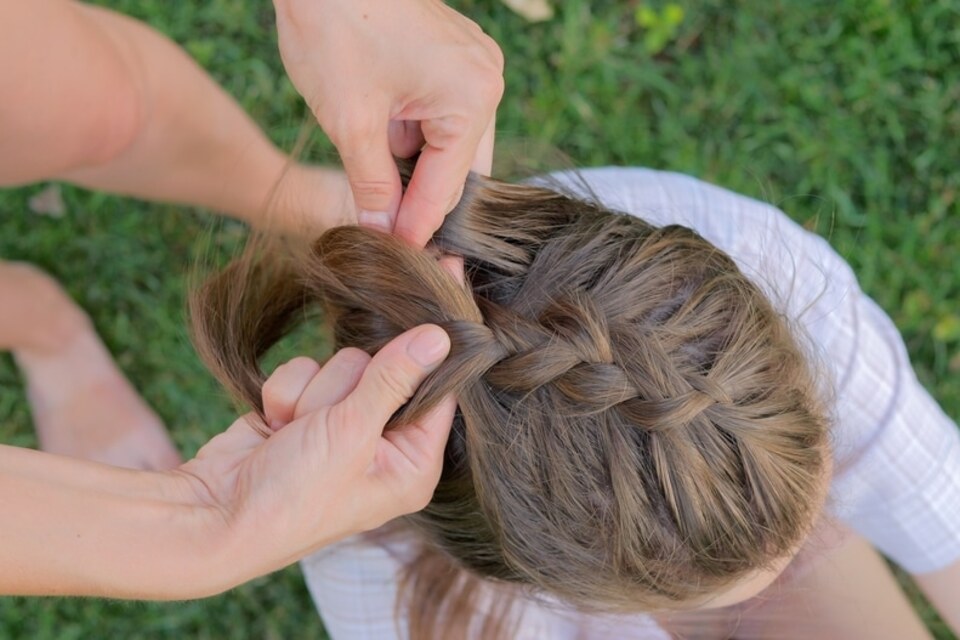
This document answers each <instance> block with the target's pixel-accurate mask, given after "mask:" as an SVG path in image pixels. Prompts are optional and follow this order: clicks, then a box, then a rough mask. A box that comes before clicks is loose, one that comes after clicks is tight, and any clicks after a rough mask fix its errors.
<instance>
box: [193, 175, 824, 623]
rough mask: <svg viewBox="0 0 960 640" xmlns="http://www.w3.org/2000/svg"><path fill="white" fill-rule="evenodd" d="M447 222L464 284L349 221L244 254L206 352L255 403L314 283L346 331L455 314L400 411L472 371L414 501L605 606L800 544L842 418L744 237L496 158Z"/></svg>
mask: <svg viewBox="0 0 960 640" xmlns="http://www.w3.org/2000/svg"><path fill="white" fill-rule="evenodd" d="M434 245H435V247H436V249H437V250H438V251H439V252H441V253H450V254H455V255H459V256H462V257H463V258H464V261H465V270H466V276H467V282H468V284H467V285H466V286H464V285H461V284H459V283H458V282H457V281H456V280H455V279H454V278H453V277H451V276H450V275H449V274H447V273H446V272H445V271H444V270H443V269H441V268H440V267H439V266H438V264H437V262H436V257H435V255H431V254H430V253H429V252H425V251H418V250H415V249H413V248H411V247H408V246H405V245H404V244H402V243H401V242H400V241H398V240H396V239H394V238H392V237H390V236H387V235H384V234H380V233H377V232H374V231H370V230H364V229H360V228H355V227H343V228H338V229H334V230H331V231H329V232H327V233H326V234H324V236H323V237H321V238H320V239H319V240H318V241H317V242H316V243H315V245H314V246H313V248H312V251H311V252H310V253H309V255H308V256H307V257H303V258H300V259H297V260H286V261H283V262H281V258H279V257H278V255H266V256H264V255H260V256H254V255H253V254H248V255H247V256H246V257H245V258H244V259H243V260H241V262H240V263H238V264H235V265H233V266H231V267H230V268H228V270H227V271H225V272H224V273H223V274H221V275H220V276H219V277H218V278H217V279H215V280H213V281H212V282H211V283H210V284H208V285H207V287H206V289H205V291H204V292H203V293H202V295H203V296H205V298H206V301H205V304H204V305H203V306H201V307H199V308H200V309H202V310H204V312H203V313H201V317H199V318H198V320H199V323H198V326H199V333H200V334H201V341H202V342H203V343H204V344H205V345H206V348H207V349H208V350H209V351H212V352H213V355H214V357H213V358H208V359H209V360H211V361H213V362H216V363H218V367H220V374H221V377H222V378H223V379H224V380H225V382H227V384H229V385H230V386H232V387H233V388H235V389H237V390H239V391H240V392H241V394H242V395H243V396H244V397H245V399H246V400H248V401H249V402H250V403H251V404H253V405H254V406H257V405H258V404H259V386H258V385H259V382H260V381H262V379H263V377H262V374H261V373H260V372H259V369H258V368H257V365H256V361H257V358H258V357H259V356H260V355H261V354H262V352H263V351H264V350H265V349H266V348H268V347H269V346H270V345H272V344H273V343H274V342H275V341H276V340H277V339H278V338H279V337H281V336H282V335H283V334H284V332H286V331H287V329H288V328H289V326H290V324H291V323H292V322H294V321H295V320H296V319H298V318H301V317H302V316H303V313H302V308H303V307H304V306H305V305H307V304H310V303H311V302H318V303H319V304H320V305H321V307H322V308H323V309H324V311H325V313H326V317H327V318H328V319H329V320H331V321H332V323H333V327H334V335H335V342H336V346H337V347H338V348H339V347H345V346H356V347H360V348H363V349H365V350H368V351H371V352H373V351H376V350H377V349H379V348H380V347H381V346H382V345H384V344H385V343H386V342H387V341H389V340H390V339H391V338H392V337H394V336H396V335H398V334H399V333H401V332H402V331H404V330H406V329H409V328H411V327H413V326H416V325H418V324H422V323H426V322H432V323H436V324H439V325H440V326H442V327H444V328H445V329H446V330H447V331H448V333H449V334H450V337H451V342H452V350H451V355H450V357H449V358H448V360H447V361H446V362H445V363H444V364H443V365H442V366H441V367H440V369H439V370H438V371H436V372H435V373H434V374H433V375H432V376H431V377H430V378H429V379H428V380H427V382H426V383H425V384H424V385H423V386H422V387H421V388H420V390H419V391H418V392H417V394H416V395H415V396H414V398H413V399H412V400H411V401H410V403H409V404H408V405H407V406H406V407H404V409H403V410H401V411H400V412H399V413H398V414H397V415H396V416H395V417H394V420H393V423H394V424H400V423H403V422H405V421H409V420H412V419H415V418H417V417H418V416H421V415H423V414H424V413H425V412H426V411H428V410H429V409H431V408H432V407H434V406H435V405H436V404H437V403H438V402H439V401H440V400H441V399H442V398H443V397H444V396H445V395H446V394H448V393H455V394H456V395H457V398H458V401H459V407H460V409H459V411H458V413H457V417H456V421H455V424H454V427H453V432H452V435H451V438H450V441H449V444H448V445H447V451H446V459H445V462H444V470H443V475H442V478H441V480H440V484H439V486H438V487H437V490H436V492H435V494H434V497H433V499H432V501H431V502H430V504H429V505H428V507H427V508H426V509H424V510H423V511H422V512H421V513H418V514H415V515H413V516H410V517H409V521H410V522H411V523H412V524H413V525H414V526H415V527H416V529H417V530H418V531H420V532H422V534H423V535H424V536H425V538H426V539H427V540H428V541H429V542H430V543H432V545H434V546H435V547H436V548H439V549H441V550H442V551H443V552H445V553H446V554H447V555H448V556H449V557H451V558H452V559H453V560H454V561H455V562H456V564H457V565H459V566H461V567H465V568H466V569H468V570H470V571H471V572H472V573H474V574H476V575H479V576H481V577H486V578H491V579H494V580H498V581H505V582H509V583H515V584H520V585H526V586H529V587H532V588H534V589H535V590H538V591H544V592H547V593H550V594H552V595H554V596H557V597H559V598H560V599H562V600H565V601H567V602H570V603H572V604H574V605H576V606H581V607H586V608H592V609H603V610H615V611H647V610H654V609H663V608H681V607H689V606H695V605H696V604H698V603H701V602H703V601H704V600H706V599H708V598H709V597H710V596H712V595H715V594H718V593H722V592H724V591H726V590H728V589H729V588H730V587H731V586H733V585H735V584H737V583H738V582H742V581H743V580H744V579H745V578H748V577H749V576H751V575H753V574H754V573H755V572H756V571H758V570H760V569H764V568H767V567H770V566H773V565H775V564H776V563H777V562H778V561H779V560H780V559H782V558H784V557H787V556H788V555H789V554H790V553H791V552H792V551H793V550H795V549H796V548H797V547H798V545H799V543H800V542H801V540H802V538H803V537H804V536H805V535H806V533H807V532H808V531H809V530H810V528H811V525H812V522H813V520H814V517H815V515H816V513H817V511H818V510H819V507H820V504H821V502H822V497H823V477H824V474H825V472H826V466H827V456H828V452H827V421H826V418H825V415H824V412H823V410H822V407H821V405H820V402H819V401H818V398H817V395H816V392H815V388H814V383H813V379H812V374H811V371H810V368H809V366H808V364H807V362H806V361H805V358H804V356H803V354H802V352H801V350H800V349H799V348H798V346H797V343H796V342H795V340H794V338H793V337H792V336H791V333H790V331H789V330H788V328H787V326H786V324H785V322H784V320H783V319H782V318H781V317H780V316H779V315H778V314H777V312H776V311H774V309H773V308H772V306H771V305H770V303H769V302H768V301H767V300H766V299H765V297H764V296H763V294H762V293H761V292H760V291H759V289H758V288H757V287H756V286H755V285H753V284H752V283H751V282H749V281H748V280H747V279H746V278H745V277H744V276H743V275H742V274H741V272H740V271H739V269H738V268H737V266H736V265H735V264H734V262H733V261H732V260H731V259H730V257H729V256H727V255H725V254H724V253H723V252H722V251H720V250H718V249H717V248H715V247H713V246H712V245H710V244H709V243H708V242H707V241H705V240H704V239H702V238H701V237H700V236H698V235H697V234H696V233H694V232H692V231H690V230H689V229H686V228H683V227H679V226H670V227H664V228H657V227H653V226H651V225H649V224H647V223H645V222H644V221H642V220H640V219H638V218H634V217H631V216H627V215H621V214H616V213H612V212H609V211H606V210H603V209H602V208H600V207H598V206H595V205H593V204H590V203H587V202H584V201H581V200H578V199H575V198H571V197H568V196H565V195H561V194H558V193H555V192H553V191H551V190H547V189H544V188H540V187H535V186H520V185H511V184H505V183H501V182H497V181H493V180H487V179H479V178H474V179H471V182H470V183H469V185H468V188H467V191H466V195H465V197H464V199H463V201H462V202H461V203H460V205H459V206H458V207H457V209H456V210H455V211H454V212H453V213H451V214H450V216H449V217H448V218H447V220H446V222H445V223H444V225H443V227H442V228H441V229H440V231H439V232H438V233H437V235H436V236H435V239H434ZM224 306H228V307H230V308H227V309H224V308H218V307H224ZM218 313H219V314H220V316H219V318H215V317H214V316H215V315H217V314H218ZM224 317H229V318H234V319H236V318H240V321H231V322H224V321H223V319H224Z"/></svg>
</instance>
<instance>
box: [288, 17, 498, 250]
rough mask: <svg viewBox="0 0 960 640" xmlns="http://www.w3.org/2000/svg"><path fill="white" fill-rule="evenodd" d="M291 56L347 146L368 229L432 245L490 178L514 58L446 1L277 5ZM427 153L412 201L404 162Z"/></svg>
mask: <svg viewBox="0 0 960 640" xmlns="http://www.w3.org/2000/svg"><path fill="white" fill-rule="evenodd" d="M274 5H275V7H276V12H277V30H278V32H279V36H280V54H281V56H282V58H283V63H284V66H285V67H286V69H287V73H288V74H289V75H290V78H291V80H292V81H293V83H294V85H295V86H296V87H297V90H298V91H300V93H301V94H302V95H303V97H304V99H306V101H307V103H308V105H309V106H310V109H311V110H312V111H313V113H314V115H315V116H316V118H317V121H318V122H319V123H320V126H321V127H323V129H324V131H326V132H327V134H328V135H329V136H330V139H331V140H332V141H333V143H334V144H335V145H336V147H337V149H338V151H339V152H340V156H341V158H342V160H343V164H344V168H345V170H346V172H347V176H348V178H349V180H350V185H351V188H352V190H353V195H354V199H355V201H356V205H357V208H358V210H359V213H358V219H359V221H360V223H361V224H364V225H368V226H375V227H379V228H381V229H383V230H387V231H389V230H393V231H394V232H395V233H396V234H397V235H399V236H400V237H402V238H404V239H406V240H408V241H409V242H412V243H414V244H416V245H419V246H422V245H424V244H425V243H426V242H427V241H428V240H429V239H430V237H431V236H432V235H433V233H434V232H435V231H436V230H437V229H438V228H439V227H440V225H441V224H442V222H443V218H444V216H445V215H446V214H447V213H448V212H449V211H450V210H451V209H452V208H453V207H454V206H455V205H456V203H457V202H458V201H459V199H460V196H461V194H462V192H463V185H464V182H465V180H466V176H467V173H468V171H469V170H470V169H472V170H474V171H477V172H480V173H489V172H490V168H491V164H492V158H493V137H494V124H495V123H494V114H495V112H496V107H497V104H498V103H499V102H500V97H501V96H502V94H503V55H502V53H501V52H500V49H499V47H498V46H497V44H496V43H495V42H494V41H493V40H492V39H491V38H490V37H488V36H487V35H485V34H484V33H483V32H482V31H481V29H480V28H479V27H478V26H477V25H476V24H475V23H474V22H472V21H471V20H469V19H467V18H466V17H464V16H462V15H460V14H459V13H457V12H456V11H454V10H453V9H450V8H449V7H447V6H446V5H444V4H443V3H442V2H440V1H439V0H389V1H381V2H376V1H374V0H274ZM421 148H422V151H421V154H420V157H419V159H418V161H417V166H416V168H415V170H414V174H413V177H412V179H411V181H410V184H409V185H408V188H407V192H406V195H405V196H403V198H402V201H401V186H400V176H399V173H398V171H397V168H396V164H395V163H394V160H393V156H399V157H410V156H412V155H413V154H415V153H416V152H417V151H418V150H420V149H421Z"/></svg>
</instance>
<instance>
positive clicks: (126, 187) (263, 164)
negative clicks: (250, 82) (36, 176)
mask: <svg viewBox="0 0 960 640" xmlns="http://www.w3.org/2000/svg"><path fill="white" fill-rule="evenodd" d="M78 9H79V10H80V11H82V12H83V13H84V14H85V17H86V18H87V20H88V21H89V22H90V23H91V24H92V26H93V28H95V29H97V30H98V31H99V35H100V37H102V38H103V39H104V40H105V41H107V42H108V43H109V46H110V47H112V48H113V51H114V53H115V54H116V56H117V58H118V59H120V60H122V61H123V64H124V67H125V69H126V71H127V73H128V74H129V78H130V83H131V84H133V85H134V86H135V88H136V96H135V100H134V102H133V105H132V106H129V107H128V108H133V109H135V110H136V114H135V115H134V118H133V119H134V120H135V122H136V125H135V127H134V128H133V132H132V134H133V135H132V138H131V140H130V141H129V143H128V144H127V145H126V147H125V148H124V149H123V150H122V151H121V152H120V153H119V154H118V155H116V156H115V157H113V158H110V159H109V160H108V161H107V162H104V163H102V164H99V165H96V166H87V167H81V168H77V169H72V170H70V171H68V172H66V173H65V174H64V175H63V176H62V177H64V178H66V179H68V180H70V181H73V182H76V183H78V184H82V185H84V186H87V187H92V188H96V189H104V190H109V191H113V192H118V193H124V194H127V195H132V196H136V197H140V198H146V199H154V200H166V201H174V202H183V203H190V204H195V205H200V206H205V207H209V208H211V209H215V210H217V211H220V212H223V213H227V214H230V215H233V216H236V217H240V218H243V219H246V220H248V221H256V220H257V219H258V217H259V216H261V215H262V214H263V213H264V212H265V210H266V207H267V204H268V200H269V198H270V196H271V192H272V190H273V189H274V187H275V186H276V185H277V183H278V181H279V180H280V178H281V176H282V175H283V171H284V168H285V165H286V163H287V158H286V157H285V156H284V155H283V154H282V153H281V152H280V151H279V150H277V149H276V148H275V147H274V146H273V145H272V144H271V143H270V142H269V141H268V140H267V138H266V137H265V136H264V134H263V133H262V132H261V131H260V130H259V128H258V127H257V126H256V125H255V124H254V123H253V121H252V120H251V119H250V118H249V117H248V116H247V114H246V113H244V111H243V110H242V109H241V108H240V107H239V106H238V105H237V104H236V103H235V102H234V101H233V99H232V98H231V97H230V96H229V95H228V94H227V93H226V92H225V91H223V89H221V88H220V87H219V86H218V85H217V84H216V83H215V82H213V80H212V79H211V78H210V77H209V76H208V75H207V74H206V73H205V72H204V71H203V70H202V69H201V68H200V67H199V66H198V65H197V64H196V63H194V61H193V60H191V59H190V58H189V57H188V56H187V55H186V54H185V53H184V52H183V51H181V50H180V49H179V48H178V47H177V46H176V45H174V44H173V43H172V42H170V41H169V40H167V39H166V38H165V37H163V36H161V35H160V34H158V33H157V32H155V31H153V30H152V29H150V28H149V27H147V26H146V25H144V24H142V23H139V22H137V21H135V20H132V19H130V18H127V17H125V16H121V15H119V14H116V13H113V12H110V11H108V10H105V9H101V8H98V7H88V6H80V7H79V8H78Z"/></svg>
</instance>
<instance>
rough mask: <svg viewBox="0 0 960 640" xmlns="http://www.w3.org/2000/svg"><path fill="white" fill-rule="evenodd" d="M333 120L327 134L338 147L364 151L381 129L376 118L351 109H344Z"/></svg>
mask: <svg viewBox="0 0 960 640" xmlns="http://www.w3.org/2000/svg"><path fill="white" fill-rule="evenodd" d="M332 120H333V122H332V124H331V126H330V130H329V131H328V132H327V133H328V135H329V136H330V140H331V141H332V142H333V143H334V144H335V145H337V146H338V147H339V146H341V145H347V146H348V147H350V148H351V149H352V148H354V147H359V148H360V149H359V151H363V150H364V149H365V147H366V146H367V145H368V144H370V142H372V141H373V139H374V138H375V137H376V135H377V132H378V131H379V130H380V129H381V127H380V124H379V123H378V122H377V120H375V119H374V118H372V117H370V116H367V115H364V114H362V113H359V112H357V111H353V110H350V109H344V110H343V111H341V112H340V113H339V114H337V116H335V117H334V118H333V119H332Z"/></svg>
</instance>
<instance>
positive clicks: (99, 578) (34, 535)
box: [0, 446, 241, 599]
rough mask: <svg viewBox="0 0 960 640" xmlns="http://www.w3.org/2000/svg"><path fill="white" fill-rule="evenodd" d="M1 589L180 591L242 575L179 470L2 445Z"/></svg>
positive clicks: (112, 593) (170, 594)
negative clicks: (139, 467)
mask: <svg viewBox="0 0 960 640" xmlns="http://www.w3.org/2000/svg"><path fill="white" fill-rule="evenodd" d="M0 504H3V505H4V523H3V525H2V526H0V593H2V594H6V595H12V594H18V595H85V596H104V597H111V598H136V599H182V598H191V597H202V596H206V595H211V594H214V593H218V592H220V591H223V590H225V589H227V588H229V587H231V586H234V585H235V584H237V583H239V582H240V581H241V578H240V577H239V573H237V571H236V569H235V568H234V566H235V564H236V562H235V558H234V557H228V556H229V555H231V551H230V545H229V544H227V540H225V539H224V538H226V532H225V529H226V527H225V526H223V525H222V523H223V519H222V517H220V515H219V514H217V513H214V512H212V511H211V509H210V508H209V507H203V506H201V504H200V502H199V501H197V500H195V499H193V497H192V496H191V494H190V491H189V487H188V485H187V484H186V483H185V482H183V481H182V480H181V479H180V478H178V476H177V475H176V474H163V473H149V472H139V471H131V470H127V469H119V468H114V467H108V466H105V465H99V464H95V463H91V462H86V461H82V460H75V459H71V458H64V457H60V456H53V455H50V454H45V453H41V452H37V451H32V450H27V449H19V448H15V447H6V446H0Z"/></svg>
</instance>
